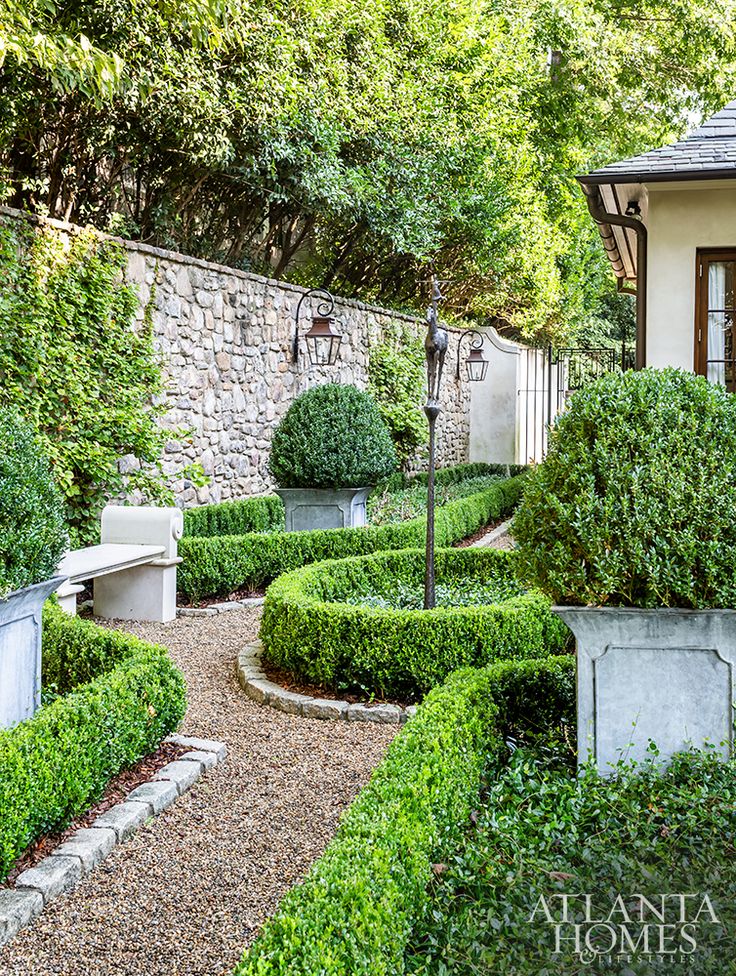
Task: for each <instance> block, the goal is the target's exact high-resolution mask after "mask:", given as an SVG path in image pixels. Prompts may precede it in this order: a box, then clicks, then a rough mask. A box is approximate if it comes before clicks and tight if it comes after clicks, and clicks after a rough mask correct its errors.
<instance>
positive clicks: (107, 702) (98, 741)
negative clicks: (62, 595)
mask: <svg viewBox="0 0 736 976" xmlns="http://www.w3.org/2000/svg"><path fill="white" fill-rule="evenodd" d="M43 683H44V688H45V692H46V697H47V698H48V697H51V698H53V700H52V701H51V702H50V703H49V704H47V705H44V706H43V707H42V708H41V709H39V711H38V712H37V713H36V715H35V716H34V717H33V718H32V719H29V720H28V721H27V722H22V723H21V724H20V725H17V726H15V727H14V728H12V729H4V730H1V731H0V879H1V878H4V877H5V876H6V875H7V873H8V871H9V870H10V868H11V867H12V865H13V863H14V862H15V861H16V859H17V858H18V856H19V855H20V854H21V853H22V852H23V851H24V850H25V848H26V847H27V846H28V845H29V844H30V843H32V842H33V841H34V840H35V839H36V838H37V837H39V836H41V835H42V834H45V833H47V832H49V831H53V830H57V829H60V828H62V827H64V826H65V825H66V824H68V823H69V821H70V820H72V819H73V818H74V817H75V816H77V815H78V814H80V813H82V812H83V811H84V810H86V809H87V808H88V807H89V806H90V805H91V804H92V803H94V802H95V801H96V800H97V799H98V798H99V797H100V795H101V794H102V792H103V791H104V788H105V786H106V785H107V783H108V782H109V780H110V779H111V778H112V777H113V776H115V775H116V774H117V773H118V772H119V771H120V770H121V769H124V768H125V767H127V766H130V765H132V764H133V763H135V762H137V760H139V759H140V758H141V757H143V756H145V755H147V754H148V753H150V752H152V751H153V750H154V749H155V748H156V747H157V746H158V744H159V742H160V741H161V739H162V738H163V737H164V736H165V735H167V734H168V733H169V732H171V731H173V730H174V729H175V728H176V727H177V725H178V724H179V722H180V721H181V718H182V716H183V714H184V709H185V703H186V702H185V685H184V679H183V678H182V676H181V674H180V673H179V671H178V670H177V668H176V667H175V666H174V665H173V664H172V662H171V660H170V658H169V656H168V655H167V653H166V651H165V649H164V648H162V647H157V646H155V645H152V644H147V643H145V642H144V641H142V640H139V639H138V638H136V637H132V636H129V635H127V634H122V633H120V632H118V631H111V630H106V629H104V628H102V627H98V626H97V625H95V624H92V623H90V622H88V621H84V620H79V619H77V618H74V617H67V616H66V615H64V614H63V613H62V612H61V610H59V609H58V607H55V606H48V607H47V608H46V609H45V610H44V619H43Z"/></svg>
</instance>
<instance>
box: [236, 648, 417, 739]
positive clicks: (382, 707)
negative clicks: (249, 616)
mask: <svg viewBox="0 0 736 976" xmlns="http://www.w3.org/2000/svg"><path fill="white" fill-rule="evenodd" d="M262 654H263V644H262V643H261V641H253V643H252V644H247V645H246V647H245V649H244V650H242V651H241V652H240V654H239V655H238V660H237V664H236V672H237V676H238V683H239V685H240V687H241V688H242V689H243V691H244V692H245V693H246V695H247V696H248V698H251V699H253V701H255V702H258V704H259V705H269V706H270V707H271V708H275V709H276V710H277V711H279V712H286V713H287V715H301V716H302V717H303V718H321V719H328V720H333V721H334V720H336V719H337V720H342V721H345V722H375V723H377V724H380V725H397V724H399V723H402V722H406V720H407V719H409V718H411V716H412V715H413V714H414V713H415V712H416V710H417V709H416V705H405V706H404V705H394V704H390V703H380V704H371V703H369V702H365V703H363V702H347V701H343V700H341V699H333V698H314V697H313V696H312V695H302V694H300V693H299V692H296V691H289V690H288V689H287V688H282V687H281V685H279V684H276V682H275V681H269V679H268V676H267V675H266V673H265V672H264V670H263V668H262V664H261V656H262Z"/></svg>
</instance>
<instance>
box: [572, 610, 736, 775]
mask: <svg viewBox="0 0 736 976" xmlns="http://www.w3.org/2000/svg"><path fill="white" fill-rule="evenodd" d="M553 609H554V610H555V612H556V613H557V614H559V616H560V617H561V618H562V620H564V622H565V623H566V624H567V625H568V627H569V628H570V629H571V630H572V632H573V633H574V635H575V637H576V639H577V663H578V678H577V681H578V688H577V717H578V763H582V762H585V761H587V760H589V759H591V758H592V759H594V760H595V762H596V764H597V766H598V769H599V771H600V772H601V773H603V774H606V773H610V772H611V769H610V767H611V766H612V765H615V764H616V763H617V762H618V761H619V759H622V758H623V759H626V760H629V759H633V760H637V761H640V760H642V759H644V758H646V757H647V756H649V757H651V755H652V754H651V752H649V751H648V746H649V743H650V741H652V742H654V743H655V744H656V746H657V750H658V754H659V756H658V761H660V762H666V761H667V760H668V759H669V758H670V757H671V756H672V755H673V753H675V752H679V751H681V750H683V749H688V748H693V747H694V748H697V749H702V748H709V749H712V750H713V751H714V752H715V753H716V754H717V755H721V756H723V757H724V758H726V757H729V756H731V755H732V752H733V724H734V718H735V714H734V661H736V610H677V609H662V610H638V609H629V608H618V607H610V608H594V607H554V608H553Z"/></svg>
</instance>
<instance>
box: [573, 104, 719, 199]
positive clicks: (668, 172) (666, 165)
mask: <svg viewBox="0 0 736 976" xmlns="http://www.w3.org/2000/svg"><path fill="white" fill-rule="evenodd" d="M734 176H736V101H733V102H729V103H728V105H726V107H725V108H723V109H721V111H720V112H717V113H716V114H715V115H714V116H713V117H712V118H710V119H708V121H707V122H704V123H703V125H701V126H700V128H699V129H696V130H695V131H694V132H693V133H691V134H690V135H689V136H688V137H687V138H686V139H681V140H680V142H676V143H674V144H673V145H671V146H664V147H663V148H662V149H653V150H652V151H651V152H647V153H643V154H642V155H641V156H633V157H632V158H631V159H624V160H622V161H621V162H619V163H611V164H610V165H609V166H604V167H603V169H597V170H594V171H593V172H592V173H588V174H586V175H585V176H579V177H578V179H579V180H580V182H581V183H587V184H592V185H596V184H601V183H654V182H666V181H669V180H685V179H687V180H698V179H701V180H707V179H711V180H712V179H729V178H731V179H732V178H733V177H734Z"/></svg>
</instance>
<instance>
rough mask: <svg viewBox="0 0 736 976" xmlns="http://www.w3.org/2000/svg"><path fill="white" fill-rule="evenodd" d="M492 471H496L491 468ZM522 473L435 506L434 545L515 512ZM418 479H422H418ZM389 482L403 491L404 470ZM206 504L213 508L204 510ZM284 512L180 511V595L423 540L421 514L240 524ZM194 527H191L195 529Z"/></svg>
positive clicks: (257, 506) (214, 591) (264, 505)
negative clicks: (324, 522) (351, 524)
mask: <svg viewBox="0 0 736 976" xmlns="http://www.w3.org/2000/svg"><path fill="white" fill-rule="evenodd" d="M459 467H460V469H461V473H460V474H456V473H455V471H456V469H454V468H448V469H446V471H444V472H440V475H441V477H440V481H441V482H444V481H445V479H447V481H448V482H450V481H454V480H455V479H456V477H459V479H460V480H462V477H461V474H462V473H465V472H466V471H467V472H468V473H470V472H472V474H473V475H474V476H477V475H478V473H479V471H480V472H485V471H486V470H487V466H481V467H480V468H479V467H478V466H475V465H472V466H462V465H461V466H459ZM491 470H492V471H494V472H495V471H497V470H498V469H497V468H495V467H492V468H491ZM523 477H524V476H523V475H516V476H515V477H512V478H505V479H502V480H499V481H498V482H496V483H493V484H491V485H490V486H489V487H487V488H486V489H485V490H483V491H479V492H476V493H474V494H473V495H469V496H467V497H464V498H456V499H455V500H453V501H449V502H447V503H446V504H445V505H443V506H440V507H439V508H438V510H437V514H436V526H435V536H436V540H437V544H438V545H439V546H447V545H451V544H452V543H454V542H458V541H460V540H461V539H465V538H467V537H468V536H469V535H472V534H473V533H474V532H476V531H477V530H478V529H481V528H483V526H485V525H488V524H489V522H494V521H496V520H497V519H499V518H501V517H505V516H508V515H510V514H511V513H512V511H513V510H514V508H515V506H516V504H517V502H518V500H519V497H520V495H521V491H522V485H523ZM417 480H421V479H417ZM389 484H391V485H394V486H395V487H397V488H399V489H403V488H404V487H405V486H406V484H407V481H406V479H405V477H404V476H401V475H399V476H395V477H394V478H392V479H390V482H389ZM207 510H211V515H210V514H205V512H206V511H207ZM281 518H283V510H281V514H280V515H277V509H276V508H274V507H272V505H271V503H270V502H267V501H266V499H245V500H243V501H240V502H224V503H221V504H220V505H216V506H205V507H203V508H201V509H194V510H193V511H192V512H191V513H187V514H185V517H184V526H185V538H183V539H182V540H181V542H180V543H179V554H180V555H181V556H182V557H183V560H184V561H183V562H182V564H181V566H180V567H179V574H178V585H179V589H180V592H181V594H182V596H183V598H184V599H190V600H199V599H201V598H203V597H208V596H218V595H219V596H222V595H227V594H229V593H232V592H233V591H236V590H239V589H241V588H249V589H257V588H260V587H262V586H264V585H265V584H267V583H269V582H271V580H273V579H275V578H276V577H277V576H279V575H280V574H282V573H285V572H288V571H289V570H292V569H297V568H298V567H300V566H304V565H306V564H308V563H312V562H317V561H318V560H322V559H330V558H341V557H344V556H351V555H356V554H359V553H369V552H378V551H380V550H385V549H403V548H408V547H412V546H420V545H422V544H423V543H424V537H425V520H424V517H417V518H412V519H408V520H406V521H396V522H391V523H387V524H385V525H368V526H365V527H363V528H352V529H324V530H315V531H309V532H280V531H267V532H246V533H243V532H242V529H241V528H240V526H243V525H245V524H252V521H253V520H257V519H264V520H266V521H268V522H269V524H272V525H274V526H275V524H276V520H277V519H278V520H279V527H280V526H281V525H282V523H281V521H280V519H281ZM188 519H191V520H192V521H193V522H194V524H195V526H197V527H199V526H202V528H203V531H204V532H206V533H213V534H207V535H201V536H192V535H191V534H190V530H189V529H187V520H188ZM197 530H198V529H196V528H195V531H197Z"/></svg>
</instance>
